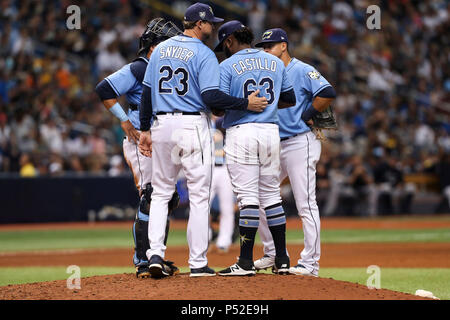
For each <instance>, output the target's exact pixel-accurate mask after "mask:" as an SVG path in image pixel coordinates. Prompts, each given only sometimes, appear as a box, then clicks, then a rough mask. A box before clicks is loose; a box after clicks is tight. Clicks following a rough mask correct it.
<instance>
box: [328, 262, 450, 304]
mask: <svg viewBox="0 0 450 320" xmlns="http://www.w3.org/2000/svg"><path fill="white" fill-rule="evenodd" d="M366 270H367V269H365V268H322V269H320V271H319V276H320V277H323V278H333V279H335V280H343V281H349V282H355V283H359V284H363V285H366V284H367V280H368V278H369V277H370V276H371V274H368V273H367V272H366ZM380 275H381V277H380V286H381V288H383V289H389V290H394V291H400V292H406V293H410V294H415V292H416V290H418V289H423V290H427V291H431V292H433V294H434V296H436V297H438V298H440V299H442V300H444V299H445V300H449V299H450V268H447V269H444V268H382V269H381V273H380Z"/></svg>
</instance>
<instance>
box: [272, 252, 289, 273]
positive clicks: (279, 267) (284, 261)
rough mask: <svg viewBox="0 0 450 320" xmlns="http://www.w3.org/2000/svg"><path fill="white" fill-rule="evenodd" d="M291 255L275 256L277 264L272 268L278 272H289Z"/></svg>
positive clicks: (274, 271)
mask: <svg viewBox="0 0 450 320" xmlns="http://www.w3.org/2000/svg"><path fill="white" fill-rule="evenodd" d="M289 269H290V268H289V257H288V256H284V257H275V266H274V267H273V269H272V272H273V273H276V274H289Z"/></svg>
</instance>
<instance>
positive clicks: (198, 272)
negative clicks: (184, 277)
mask: <svg viewBox="0 0 450 320" xmlns="http://www.w3.org/2000/svg"><path fill="white" fill-rule="evenodd" d="M215 275H216V272H215V271H214V270H213V269H211V268H210V267H208V266H207V265H206V266H204V267H203V268H195V269H191V274H190V275H189V276H190V277H214V276H215Z"/></svg>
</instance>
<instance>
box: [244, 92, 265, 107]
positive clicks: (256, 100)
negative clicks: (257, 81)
mask: <svg viewBox="0 0 450 320" xmlns="http://www.w3.org/2000/svg"><path fill="white" fill-rule="evenodd" d="M258 94H259V89H258V90H256V91H255V92H253V93H252V94H251V95H249V96H248V106H247V110H250V111H254V112H263V111H264V109H265V108H266V107H267V99H266V97H258Z"/></svg>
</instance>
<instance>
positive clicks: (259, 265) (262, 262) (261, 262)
mask: <svg viewBox="0 0 450 320" xmlns="http://www.w3.org/2000/svg"><path fill="white" fill-rule="evenodd" d="M274 266H275V257H270V256H268V255H266V254H265V255H264V256H263V257H262V258H261V259H258V260H256V261H255V269H256V270H257V271H259V270H267V269H268V268H272V267H274Z"/></svg>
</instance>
